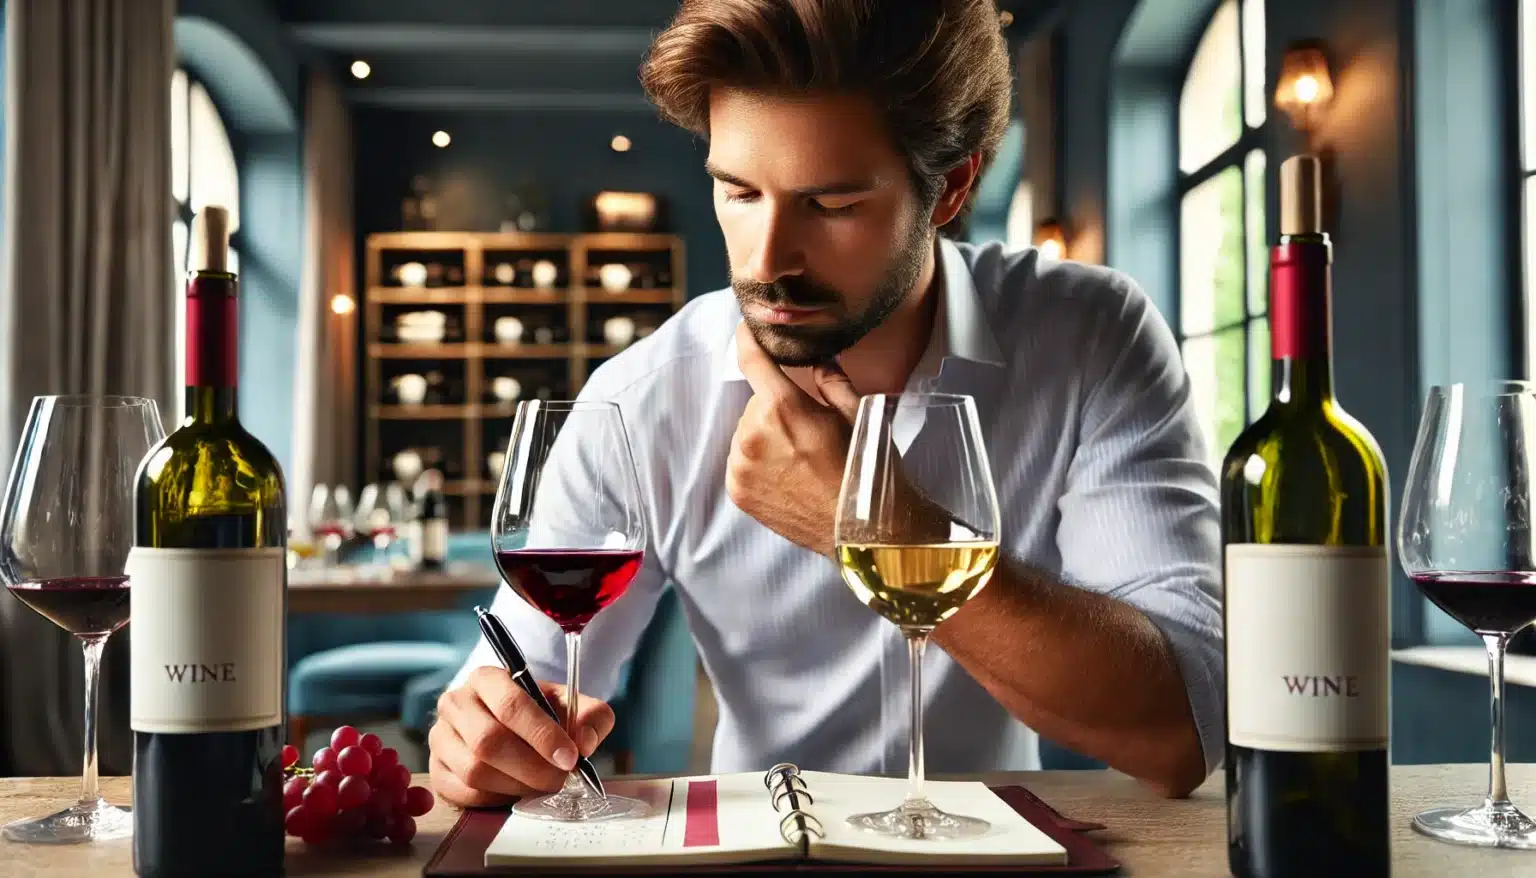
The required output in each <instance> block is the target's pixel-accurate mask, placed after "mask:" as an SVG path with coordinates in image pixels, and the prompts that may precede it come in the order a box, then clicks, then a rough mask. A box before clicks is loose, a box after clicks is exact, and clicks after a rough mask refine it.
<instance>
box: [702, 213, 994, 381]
mask: <svg viewBox="0 0 1536 878" xmlns="http://www.w3.org/2000/svg"><path fill="white" fill-rule="evenodd" d="M938 259H939V266H938V268H939V272H938V274H939V277H940V279H941V280H942V283H941V284H939V289H938V293H939V308H938V311H937V314H936V318H935V320H934V323H933V335H932V336H931V337H930V338H929V341H928V348H927V350H926V351H925V352H924V354H923V358H922V360H921V361H920V362H919V363H918V366H917V370H916V371H917V372H918V373H919V374H923V373H927V374H935V373H937V371H938V367H939V366H940V365H941V364H942V363H943V362H944V360H947V359H949V358H951V357H954V358H958V359H961V360H970V361H972V362H976V363H987V364H990V365H994V366H1001V365H1003V353H1002V350H1001V349H1000V348H999V347H998V345H997V339H996V338H995V337H993V335H992V331H991V330H990V329H988V328H987V319H986V314H985V313H984V311H983V309H982V305H981V297H980V296H979V295H978V294H977V292H976V282H975V280H974V279H973V278H972V277H971V270H970V266H968V265H966V263H965V257H964V256H963V255H961V253H960V248H958V247H956V246H955V243H954V242H953V241H951V240H949V239H948V238H945V237H943V236H940V237H939V253H938ZM739 320H740V315H739V312H738V320H737V321H735V322H732V323H731V326H730V329H731V332H730V334H729V335H728V336H727V338H726V343H725V350H724V351H723V352H722V353H721V357H722V362H721V364H720V375H721V381H723V382H727V383H728V382H731V381H745V380H747V376H745V375H743V374H742V373H741V363H740V362H739V361H738V360H737V357H736V322H739Z"/></svg>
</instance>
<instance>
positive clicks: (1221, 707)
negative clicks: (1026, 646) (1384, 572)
mask: <svg viewBox="0 0 1536 878" xmlns="http://www.w3.org/2000/svg"><path fill="white" fill-rule="evenodd" d="M1111 286H1112V287H1114V292H1115V293H1116V295H1113V296H1105V297H1103V299H1102V300H1101V301H1103V302H1104V303H1105V307H1104V308H1103V309H1101V311H1100V313H1099V315H1098V319H1097V320H1096V321H1095V325H1094V331H1093V340H1092V343H1091V345H1090V346H1089V350H1088V352H1087V359H1086V361H1085V366H1086V369H1087V378H1088V380H1087V381H1086V382H1085V384H1084V386H1083V400H1082V404H1081V407H1080V418H1079V421H1078V429H1079V431H1080V433H1079V437H1078V445H1077V450H1076V452H1075V456H1074V458H1073V461H1072V465H1071V467H1070V469H1069V470H1068V474H1067V486H1066V490H1065V492H1064V493H1063V495H1062V497H1061V499H1060V501H1059V511H1060V514H1061V519H1060V527H1059V530H1058V532H1057V547H1058V551H1059V552H1060V554H1061V559H1062V573H1063V577H1064V578H1065V579H1066V580H1067V581H1068V582H1071V583H1073V584H1075V585H1078V586H1081V587H1085V588H1090V589H1092V590H1094V591H1098V592H1101V593H1103V594H1106V595H1108V596H1110V597H1114V598H1117V599H1119V600H1122V601H1125V602H1126V603H1129V604H1130V605H1132V606H1134V607H1136V608H1137V609H1139V610H1141V612H1142V613H1144V614H1145V615H1146V616H1147V617H1148V618H1149V619H1150V620H1151V621H1152V622H1153V624H1155V625H1156V626H1157V627H1158V629H1159V630H1160V631H1161V632H1162V633H1163V636H1164V637H1165V638H1166V639H1167V642H1168V644H1169V646H1170V647H1171V648H1172V652H1173V655H1174V657H1175V659H1176V661H1177V663H1178V668H1179V672H1180V673H1181V674H1182V676H1183V680H1184V686H1185V690H1186V692H1187V693H1188V696H1189V705H1190V709H1191V711H1192V713H1193V716H1194V721H1195V725H1196V728H1197V729H1198V731H1199V735H1200V745H1201V748H1202V749H1203V751H1204V755H1205V765H1206V771H1207V773H1209V772H1211V771H1214V770H1215V769H1216V767H1217V766H1218V765H1220V764H1221V761H1222V754H1223V753H1224V750H1225V741H1226V733H1225V715H1226V708H1225V697H1226V683H1225V676H1224V675H1225V669H1224V658H1223V652H1224V646H1223V639H1222V638H1223V632H1222V611H1221V578H1220V577H1221V573H1220V571H1221V525H1220V514H1219V506H1218V503H1219V493H1218V489H1217V482H1216V476H1215V473H1214V472H1213V471H1212V469H1211V468H1210V465H1209V464H1208V462H1207V460H1208V457H1207V443H1206V440H1205V438H1204V436H1203V434H1202V432H1201V428H1200V425H1199V422H1198V420H1197V418H1196V414H1195V409H1194V405H1193V402H1192V399H1191V395H1190V384H1189V378H1188V376H1187V374H1186V372H1185V369H1184V365H1183V361H1182V358H1181V357H1180V355H1179V349H1178V345H1177V343H1176V342H1175V340H1174V337H1173V334H1172V332H1171V331H1170V330H1169V328H1168V325H1167V324H1166V323H1165V322H1164V320H1163V318H1162V317H1161V315H1159V314H1158V312H1157V311H1156V310H1155V309H1154V308H1153V307H1152V306H1151V303H1150V302H1149V301H1148V299H1147V298H1146V296H1145V295H1144V294H1143V293H1142V292H1141V290H1140V289H1138V288H1137V287H1136V286H1135V285H1134V284H1133V283H1132V282H1131V281H1130V280H1129V279H1127V278H1125V277H1124V276H1122V275H1113V276H1112V280H1111Z"/></svg>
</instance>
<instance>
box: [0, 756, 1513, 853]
mask: <svg viewBox="0 0 1536 878" xmlns="http://www.w3.org/2000/svg"><path fill="white" fill-rule="evenodd" d="M1487 778H1488V770H1487V767H1486V766H1483V765H1413V766H1395V767H1394V768H1393V770H1392V806H1393V807H1392V814H1393V820H1394V832H1393V839H1392V846H1393V869H1392V873H1393V876H1394V878H1420V876H1422V878H1431V876H1433V878H1443V876H1462V875H1467V876H1472V875H1475V876H1478V878H1497V876H1516V875H1522V876H1524V875H1529V876H1536V851H1500V850H1484V849H1476V848H1462V847H1455V846H1452V845H1448V844H1443V843H1441V842H1437V841H1434V840H1432V839H1428V838H1425V837H1423V836H1420V835H1418V834H1417V833H1415V832H1414V831H1413V830H1412V829H1410V828H1409V826H1408V820H1409V818H1410V817H1411V816H1412V815H1413V814H1414V813H1415V812H1417V811H1419V810H1422V809H1423V808H1425V807H1427V806H1430V805H1443V804H1463V803H1465V804H1475V803H1477V802H1479V801H1481V798H1482V794H1483V789H1484V785H1485V784H1486V782H1487ZM943 779H971V780H984V781H986V782H987V783H990V784H1006V783H1015V784H1022V785H1024V786H1026V787H1028V788H1029V789H1031V790H1033V791H1034V792H1035V793H1036V794H1037V795H1038V796H1040V798H1042V799H1044V800H1045V801H1046V802H1048V803H1050V804H1051V805H1052V806H1054V807H1055V808H1056V809H1057V810H1059V811H1061V812H1062V813H1063V814H1066V815H1068V816H1072V817H1080V818H1082V819H1085V820H1087V819H1091V820H1097V821H1100V822H1102V823H1105V824H1108V827H1109V828H1108V829H1105V830H1102V831H1100V832H1096V833H1093V836H1094V837H1095V838H1097V839H1098V840H1099V842H1100V844H1103V845H1104V846H1105V847H1106V848H1107V849H1108V850H1109V851H1110V852H1111V853H1112V854H1113V855H1114V856H1115V857H1117V858H1118V859H1119V860H1120V861H1121V862H1122V863H1123V864H1124V865H1125V869H1124V870H1123V872H1122V874H1124V875H1130V876H1138V878H1139V876H1148V875H1151V876H1205V875H1226V874H1228V872H1227V860H1226V847H1225V845H1226V829H1225V825H1226V824H1225V813H1226V812H1225V808H1224V807H1223V805H1222V801H1223V798H1224V795H1223V784H1224V779H1223V776H1222V774H1221V773H1220V772H1217V773H1216V774H1213V775H1212V776H1211V778H1210V779H1209V780H1207V781H1206V783H1205V785H1204V786H1202V787H1201V788H1200V789H1198V790H1196V791H1195V794H1194V795H1193V796H1191V797H1190V798H1188V799H1173V800H1169V799H1162V798H1158V797H1157V796H1154V795H1152V794H1150V793H1148V792H1147V791H1146V790H1144V789H1143V788H1142V787H1141V786H1140V785H1138V784H1137V783H1136V782H1135V781H1133V780H1131V779H1130V778H1128V777H1126V776H1124V775H1122V774H1118V773H1115V772H1101V771H1057V772H998V773H993V774H985V775H950V776H947V777H945V778H943ZM1509 781H1510V795H1511V797H1512V798H1513V799H1514V800H1515V801H1516V803H1518V804H1521V805H1525V806H1527V807H1529V808H1530V810H1532V811H1536V765H1529V764H1523V765H1512V766H1510V769H1509ZM416 782H417V783H420V784H423V785H424V784H426V778H425V777H424V776H418V777H417V779H416ZM102 789H103V792H104V793H105V794H106V796H107V798H108V799H109V800H111V801H114V802H125V801H126V800H127V796H128V792H129V782H128V779H127V778H103V779H102ZM78 790H79V781H78V780H75V779H60V778H43V779H11V778H0V822H9V821H11V820H14V819H16V818H18V817H25V816H31V815H37V814H44V813H48V812H50V811H52V810H54V809H55V808H58V807H62V806H63V805H65V804H66V803H67V802H69V801H70V800H72V798H73V797H74V795H75V794H76V793H77V791H78ZM457 816H458V814H457V812H456V811H455V810H454V809H452V808H450V807H448V806H446V805H443V804H441V803H439V804H438V806H437V808H435V809H434V810H433V811H432V813H430V814H428V815H426V816H425V817H422V818H420V819H419V820H418V821H417V825H418V827H419V831H418V832H417V835H416V839H415V841H414V842H412V843H411V845H410V846H409V847H407V848H405V849H389V848H386V847H383V846H381V847H380V848H378V849H377V850H376V851H375V852H374V853H373V854H372V855H370V856H361V855H357V854H345V855H343V854H325V853H317V852H314V851H309V850H306V849H305V847H304V845H303V843H302V842H300V841H298V840H297V839H289V847H288V852H289V854H288V862H287V867H288V868H287V872H288V874H289V875H292V876H305V875H346V876H364V875H367V876H376V878H416V876H419V875H421V869H422V866H423V865H425V864H426V861H427V858H428V857H430V856H431V855H432V852H433V851H434V850H435V849H436V848H437V844H438V842H439V841H441V840H442V838H443V836H444V835H445V834H446V833H447V832H448V830H449V829H451V828H452V827H453V823H454V820H455V819H457ZM0 864H3V865H0V872H3V873H4V874H5V875H7V876H16V878H23V876H25V878H34V876H36V878H42V876H48V878H86V876H123V875H127V876H131V875H132V874H133V848H132V842H131V841H129V840H126V839H125V840H123V841H119V842H110V843H107V844H101V845H93V846H71V847H47V846H29V845H18V844H11V843H8V842H4V841H0Z"/></svg>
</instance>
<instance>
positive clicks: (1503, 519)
mask: <svg viewBox="0 0 1536 878" xmlns="http://www.w3.org/2000/svg"><path fill="white" fill-rule="evenodd" d="M1533 512H1536V384H1533V383H1530V382H1525V381H1501V382H1493V383H1487V384H1451V385H1448V386H1440V387H1434V388H1432V389H1431V390H1430V391H1429V396H1428V399H1427V400H1426V402H1425V406H1424V412H1423V415H1422V416H1421V418H1420V420H1419V432H1418V438H1417V440H1416V441H1415V443H1414V448H1413V459H1412V461H1411V463H1410V464H1409V468H1408V481H1407V488H1406V491H1405V493H1404V497H1403V510H1402V516H1401V518H1400V521H1399V526H1398V533H1397V540H1398V555H1399V558H1400V561H1401V563H1402V566H1403V572H1405V573H1407V574H1408V575H1409V576H1410V577H1412V578H1413V581H1414V582H1415V583H1416V584H1417V585H1418V587H1419V590H1420V591H1421V592H1423V594H1424V596H1425V597H1427V598H1429V600H1430V601H1432V602H1433V603H1434V604H1435V605H1436V606H1437V607H1439V608H1440V609H1442V610H1444V611H1445V612H1446V613H1448V614H1449V615H1450V616H1451V617H1452V618H1454V619H1455V620H1456V621H1458V622H1460V623H1461V624H1463V625H1465V626H1467V628H1469V629H1471V630H1472V631H1473V632H1474V633H1476V634H1477V635H1478V636H1479V637H1481V638H1482V640H1483V644H1484V646H1485V647H1486V648H1487V650H1488V679H1489V689H1490V695H1491V699H1490V706H1491V711H1490V712H1491V715H1492V726H1493V729H1492V731H1493V734H1492V745H1491V756H1490V760H1489V771H1488V792H1487V795H1486V796H1484V798H1483V802H1482V804H1480V805H1475V806H1471V807H1440V808H1431V809H1429V810H1427V811H1423V812H1421V813H1419V814H1418V815H1416V816H1415V817H1414V818H1413V828H1414V829H1416V830H1418V831H1419V832H1421V833H1423V834H1425V835H1428V836H1431V837H1433V838H1438V839H1440V840H1442V841H1448V842H1452V843H1455V844H1466V845H1475V846H1481V847H1503V848H1522V849H1536V822H1532V820H1531V818H1529V817H1527V816H1526V815H1525V814H1524V813H1522V812H1521V810H1520V809H1519V808H1517V807H1516V806H1515V805H1514V804H1513V803H1512V802H1510V800H1509V795H1508V789H1507V788H1506V787H1505V784H1504V652H1505V648H1506V647H1507V646H1508V644H1509V639H1510V637H1511V636H1513V635H1514V634H1515V632H1517V631H1519V630H1520V629H1521V628H1524V627H1525V626H1526V625H1529V624H1530V623H1531V622H1532V621H1533V620H1536V533H1533V531H1532V513H1533Z"/></svg>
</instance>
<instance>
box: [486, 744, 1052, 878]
mask: <svg viewBox="0 0 1536 878" xmlns="http://www.w3.org/2000/svg"><path fill="white" fill-rule="evenodd" d="M776 772H777V773H775V772H770V774H769V776H768V777H767V778H765V777H764V775H761V774H756V773H752V774H726V775H711V776H703V777H684V778H675V779H666V780H651V781H615V782H613V783H611V784H608V787H609V788H610V789H609V791H610V792H612V793H615V794H619V795H627V796H634V797H635V798H639V799H642V800H644V801H645V802H647V803H648V804H649V805H650V806H651V807H650V809H649V815H648V816H644V817H639V818H627V819H621V820H610V821H603V822H596V823H591V824H571V823H558V822H552V821H544V820H535V819H529V818H526V817H519V816H517V815H515V814H514V815H512V816H510V817H508V818H507V820H506V822H505V823H504V824H503V825H502V827H501V831H500V832H499V833H497V835H496V837H495V839H494V840H493V841H492V842H491V844H490V845H489V847H487V848H486V851H485V865H486V866H487V867H507V866H512V867H534V866H538V867H544V868H549V867H559V866H568V867H592V866H605V865H607V866H612V865H620V864H622V865H631V866H669V865H676V866H685V865H694V864H699V865H703V864H715V865H719V864H734V863H750V862H763V861H770V860H813V861H826V862H844V863H865V864H886V865H913V864H919V865H920V864H922V863H923V862H926V861H932V862H934V863H935V864H942V865H981V864H989V865H1005V864H1006V865H1017V866H1024V865H1041V866H1044V865H1066V863H1067V850H1066V848H1064V847H1062V846H1061V845H1060V844H1059V843H1057V842H1056V841H1055V840H1054V839H1052V838H1051V837H1050V836H1048V835H1046V834H1045V833H1044V832H1042V831H1041V830H1040V829H1038V828H1036V827H1035V826H1034V825H1033V824H1031V823H1030V822H1029V821H1028V820H1025V819H1024V818H1023V817H1022V816H1020V815H1019V814H1018V812H1016V811H1015V810H1014V809H1013V808H1012V807H1010V806H1009V805H1008V804H1007V803H1006V802H1004V801H1003V800H1002V799H999V798H998V797H997V795H996V794H994V793H993V792H992V791H991V790H990V789H988V788H987V787H986V785H984V784H981V783H971V782H955V781H941V782H934V781H929V782H928V783H926V784H925V785H924V787H925V792H926V793H927V794H928V798H929V800H930V801H932V802H933V804H934V805H936V806H938V807H939V808H940V809H942V810H945V811H948V812H950V813H952V814H964V815H967V816H971V817H979V818H981V819H983V820H986V821H987V822H989V823H990V824H991V828H990V829H989V830H988V831H987V832H986V833H985V834H983V835H980V836H976V837H973V838H967V839H944V840H918V839H899V838H886V837H884V836H880V835H876V834H874V833H871V832H866V831H864V830H861V829H857V828H855V827H852V826H849V825H848V824H847V823H846V822H845V821H846V818H847V817H848V816H849V815H851V814H857V813H862V812H867V811H883V810H885V809H887V808H890V807H893V806H894V805H896V804H897V803H899V802H900V801H901V800H902V797H903V795H904V794H905V793H906V781H905V780H903V779H899V778H880V777H860V776H855V775H846V774H829V773H825V772H818V771H805V772H801V771H798V770H795V769H794V768H793V767H792V766H791V767H789V769H788V770H787V771H779V770H776Z"/></svg>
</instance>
